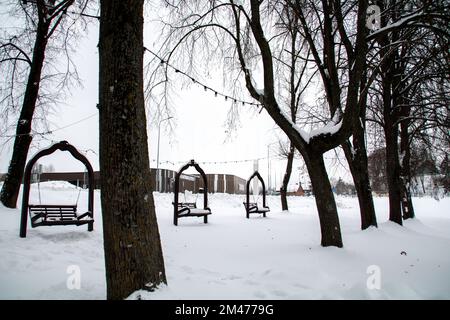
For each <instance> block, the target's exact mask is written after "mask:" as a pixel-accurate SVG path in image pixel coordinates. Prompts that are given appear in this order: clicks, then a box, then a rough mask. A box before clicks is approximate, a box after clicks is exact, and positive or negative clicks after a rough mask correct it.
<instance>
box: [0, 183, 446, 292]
mask: <svg viewBox="0 0 450 320" xmlns="http://www.w3.org/2000/svg"><path fill="white" fill-rule="evenodd" d="M40 189H41V195H42V199H41V200H42V203H44V202H45V203H48V204H50V203H61V204H73V203H75V202H76V199H77V196H78V190H77V189H76V188H75V187H73V186H71V185H69V184H67V183H61V182H48V183H41V186H40ZM86 196H87V192H86V191H84V190H83V191H82V192H81V194H80V199H79V205H78V207H79V209H80V211H82V210H83V207H84V208H85V207H86ZM154 196H155V202H156V209H157V216H158V224H159V230H160V234H161V240H162V246H163V251H164V258H165V265H166V273H167V279H168V286H163V287H161V288H160V289H159V290H157V291H156V292H153V293H141V292H138V293H135V294H134V295H133V296H132V297H136V296H137V294H140V295H141V297H142V298H148V299H435V298H437V299H450V254H449V248H450V198H444V199H441V200H440V201H436V200H434V199H432V198H415V199H414V203H415V209H416V214H417V219H415V220H413V221H406V222H405V226H404V227H400V226H398V225H395V224H393V223H391V222H388V221H387V220H388V216H387V211H388V207H387V205H388V202H387V198H375V206H376V209H377V217H378V221H379V228H378V229H376V228H371V229H369V230H366V231H361V230H360V220H359V217H358V203H357V199H356V198H346V197H337V204H338V209H339V216H340V221H341V227H342V235H343V241H344V248H343V249H338V248H322V247H321V246H320V232H319V222H318V217H317V214H316V208H315V204H314V199H313V198H309V197H290V198H289V204H290V211H289V212H282V211H281V209H280V200H279V198H278V197H268V203H269V206H270V207H271V212H270V213H269V214H268V216H267V218H262V217H260V216H255V215H253V216H251V218H250V219H246V218H245V212H244V208H243V205H242V202H243V199H244V196H238V195H228V194H212V195H210V207H211V209H212V212H213V214H212V216H210V218H209V223H208V224H203V222H202V219H201V218H183V219H180V220H179V225H178V226H177V227H175V226H174V225H173V224H172V206H171V203H172V201H173V195H171V194H159V193H155V194H154ZM32 198H33V200H32V201H31V203H33V202H34V203H36V202H38V201H39V200H38V193H37V187H36V185H33V187H32ZM20 200H21V198H19V201H18V205H19V207H20V204H21V201H20ZM199 201H200V199H199ZM95 210H96V211H95V218H96V223H95V225H94V229H95V230H94V232H87V227H86V226H81V227H72V226H61V227H40V228H35V229H31V228H29V229H28V235H27V238H25V239H21V238H19V236H18V233H19V216H20V211H19V209H14V210H11V209H7V208H5V207H3V206H1V205H0V299H104V298H105V291H106V290H105V275H104V272H105V269H104V257H103V238H102V222H101V210H100V192H99V191H96V192H95ZM71 266H77V267H76V268H79V271H80V275H81V278H80V284H81V286H80V289H69V288H68V286H67V281H68V279H69V278H70V277H71V276H72V275H73V272H74V271H73V270H74V269H73V267H71ZM77 270H78V269H77ZM378 276H379V277H378ZM376 277H378V278H376ZM377 279H378V280H379V286H380V288H379V289H377V288H375V289H369V288H368V286H367V283H368V282H369V284H372V285H373V284H375V287H376V284H377V283H378V282H377ZM368 280H369V281H368ZM69 287H70V286H69ZM372 287H373V286H372Z"/></svg>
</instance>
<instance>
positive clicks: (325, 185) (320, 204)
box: [304, 151, 343, 248]
mask: <svg viewBox="0 0 450 320" xmlns="http://www.w3.org/2000/svg"><path fill="white" fill-rule="evenodd" d="M304 159H305V163H306V168H307V170H308V173H309V177H310V179H311V184H312V188H313V192H314V197H315V198H316V205H317V211H318V213H319V221H320V230H321V235H322V239H321V245H322V246H323V247H328V246H336V247H339V248H342V247H343V243H342V237H341V227H340V224H339V216H338V213H337V207H336V202H335V199H334V195H333V191H332V190H331V184H330V180H329V178H328V173H327V170H326V168H325V163H324V161H323V155H322V154H320V153H315V152H312V151H309V153H308V156H307V157H304Z"/></svg>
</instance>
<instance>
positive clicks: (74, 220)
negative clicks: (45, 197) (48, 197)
mask: <svg viewBox="0 0 450 320" xmlns="http://www.w3.org/2000/svg"><path fill="white" fill-rule="evenodd" d="M28 212H29V214H30V220H31V226H32V227H33V228H35V227H39V226H56V225H59V226H61V225H76V226H80V225H83V224H86V223H90V222H94V219H93V218H92V213H91V212H89V211H88V212H86V213H83V214H81V215H77V205H42V204H39V205H32V204H30V205H28Z"/></svg>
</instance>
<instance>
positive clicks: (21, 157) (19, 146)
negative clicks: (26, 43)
mask: <svg viewBox="0 0 450 320" xmlns="http://www.w3.org/2000/svg"><path fill="white" fill-rule="evenodd" d="M48 29H49V25H48V23H44V22H42V21H39V22H38V27H37V31H36V40H35V43H34V48H33V58H32V61H31V66H30V73H29V75H28V80H27V86H26V89H25V94H24V98H23V103H22V110H21V111H20V116H19V120H18V123H17V129H16V137H15V139H14V147H13V154H12V157H11V161H10V163H9V167H8V173H7V174H6V178H5V182H4V184H3V187H2V191H1V193H0V201H1V202H2V203H3V205H4V206H5V207H8V208H15V207H16V204H17V197H18V195H19V190H20V185H21V183H22V178H23V171H24V169H25V165H26V161H27V156H28V150H29V148H30V144H31V140H32V137H31V135H30V133H31V124H32V121H33V114H34V109H35V107H36V101H37V98H38V95H39V85H40V83H41V73H42V67H43V65H44V59H45V48H46V46H47V37H46V35H47V33H48Z"/></svg>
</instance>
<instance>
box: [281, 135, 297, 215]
mask: <svg viewBox="0 0 450 320" xmlns="http://www.w3.org/2000/svg"><path fill="white" fill-rule="evenodd" d="M294 153H295V147H294V145H293V144H292V142H291V144H290V147H289V153H288V156H287V164H286V172H285V173H284V177H283V185H282V187H281V190H280V191H281V192H280V195H281V210H283V211H285V210H289V207H288V202H287V188H288V184H289V180H290V178H291V173H292V163H293V162H294Z"/></svg>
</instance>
